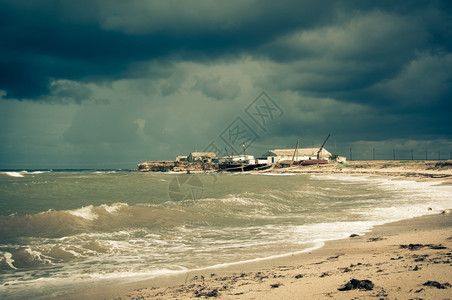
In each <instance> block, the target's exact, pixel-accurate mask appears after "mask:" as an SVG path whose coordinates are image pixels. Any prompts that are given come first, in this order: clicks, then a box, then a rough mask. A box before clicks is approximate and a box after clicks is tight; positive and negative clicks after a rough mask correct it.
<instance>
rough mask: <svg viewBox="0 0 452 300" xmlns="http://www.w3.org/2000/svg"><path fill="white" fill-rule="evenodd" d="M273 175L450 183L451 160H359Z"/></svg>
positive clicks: (451, 174)
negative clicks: (363, 176) (318, 175)
mask: <svg viewBox="0 0 452 300" xmlns="http://www.w3.org/2000/svg"><path fill="white" fill-rule="evenodd" d="M269 172H273V173H275V172H276V173H300V174H347V175H366V176H373V175H377V176H391V177H404V178H408V179H414V180H438V179H441V180H446V181H452V160H440V161H419V160H405V161H394V160H361V161H349V162H347V164H346V165H342V164H338V163H333V164H320V165H306V166H299V165H298V166H293V167H290V168H283V169H273V170H271V171H269Z"/></svg>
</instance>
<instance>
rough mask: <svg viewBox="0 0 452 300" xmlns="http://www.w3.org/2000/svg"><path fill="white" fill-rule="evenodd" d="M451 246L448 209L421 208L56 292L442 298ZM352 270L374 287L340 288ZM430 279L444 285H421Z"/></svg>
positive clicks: (447, 293)
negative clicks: (355, 230)
mask: <svg viewBox="0 0 452 300" xmlns="http://www.w3.org/2000/svg"><path fill="white" fill-rule="evenodd" d="M447 212H450V211H449V210H447ZM410 245H414V246H410ZM416 245H417V246H416ZM403 247H405V248H403ZM410 247H411V248H413V249H410ZM436 248H439V249H436ZM451 251H452V214H450V213H445V214H433V215H424V216H421V217H416V218H411V219H405V220H402V221H396V222H392V223H386V224H383V225H378V226H375V227H374V228H373V229H372V230H371V231H370V232H368V233H366V234H365V235H360V236H356V237H349V238H345V239H338V240H332V241H327V242H325V244H324V246H322V247H320V248H318V249H315V250H312V251H309V252H304V253H297V254H287V255H283V256H281V257H276V258H267V259H260V260H257V261H251V262H243V263H235V264H231V265H228V266H214V267H209V268H205V269H202V270H191V271H188V272H181V273H179V274H169V275H161V276H158V277H155V278H151V279H147V280H141V281H135V282H129V283H122V284H116V285H106V284H102V283H99V284H96V285H94V286H92V287H90V288H86V289H85V290H83V291H78V292H77V293H76V294H75V293H71V294H66V295H61V296H59V297H57V298H56V299H58V298H61V299H63V298H64V299H80V298H83V299H174V298H184V299H185V298H192V299H196V298H199V297H202V298H211V297H212V298H218V299H252V298H255V299H274V298H275V297H277V298H284V299H299V296H300V295H303V298H307V299H309V298H317V299H319V298H331V297H332V298H334V299H351V298H353V297H359V298H363V297H380V298H382V299H386V297H389V298H402V299H405V298H416V297H420V298H424V297H427V298H441V299H444V298H447V297H451V296H452V286H451V287H448V285H447V284H452V282H450V280H451V278H452V269H451V268H450V267H451V266H452V253H451ZM354 278H356V279H359V280H370V281H371V282H372V283H373V284H374V288H373V289H372V290H359V289H356V290H349V291H339V290H338V288H340V287H341V286H342V285H344V284H346V283H347V282H348V281H350V280H351V279H354ZM448 280H449V282H448ZM428 281H432V282H439V283H440V284H445V285H444V287H445V288H441V289H440V288H435V287H427V286H423V284H424V283H426V282H428ZM446 283H447V284H446Z"/></svg>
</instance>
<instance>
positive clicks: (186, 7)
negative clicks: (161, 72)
mask: <svg viewBox="0 0 452 300" xmlns="http://www.w3.org/2000/svg"><path fill="white" fill-rule="evenodd" d="M296 3H297V2H296ZM296 3H291V1H283V2H280V3H279V4H278V5H275V4H273V2H255V1H228V2H224V1H190V2H188V1H187V2H179V1H153V2H143V1H129V2H123V1H109V2H103V1H90V2H88V1H86V2H84V3H83V4H75V3H74V2H73V1H46V2H44V3H42V2H41V3H37V2H30V1H1V2H0V8H1V9H0V11H1V16H2V26H1V31H0V40H1V41H2V46H1V48H0V51H1V61H0V65H1V69H0V88H1V89H4V90H6V91H7V93H8V97H11V98H18V99H22V98H27V99H31V100H32V99H39V96H41V95H44V94H46V93H47V92H48V90H49V87H48V84H49V83H50V81H51V80H52V79H55V78H57V79H58V78H63V79H73V80H111V79H115V78H124V77H130V76H133V75H134V74H133V71H132V70H131V69H130V66H131V65H133V63H137V62H140V61H144V60H149V59H156V58H161V59H164V58H167V59H170V58H171V57H174V56H177V57H179V58H180V59H183V58H188V59H195V60H205V59H209V60H210V59H215V58H218V57H219V56H220V55H221V56H224V55H226V56H231V55H232V56H234V55H240V54H242V53H244V52H245V53H246V52H249V51H253V49H256V47H258V46H259V45H261V44H263V43H266V42H268V41H270V40H271V39H272V38H274V37H275V36H279V35H280V34H282V33H286V32H288V31H291V30H293V29H294V28H297V27H300V26H303V27H305V28H309V27H311V26H315V25H316V24H319V23H321V22H325V21H326V20H328V19H329V18H330V17H331V16H333V15H334V6H331V9H330V10H328V9H325V5H322V3H320V2H319V1H317V2H314V1H312V2H306V3H303V4H296Z"/></svg>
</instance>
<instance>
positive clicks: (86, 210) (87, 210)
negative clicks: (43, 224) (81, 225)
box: [67, 205, 99, 221]
mask: <svg viewBox="0 0 452 300" xmlns="http://www.w3.org/2000/svg"><path fill="white" fill-rule="evenodd" d="M67 212H68V213H69V214H71V215H73V216H77V217H80V218H83V219H86V220H89V221H93V220H96V219H97V218H99V215H97V214H96V213H95V212H94V211H93V206H92V205H89V206H84V207H82V208H79V209H75V210H68V211H67Z"/></svg>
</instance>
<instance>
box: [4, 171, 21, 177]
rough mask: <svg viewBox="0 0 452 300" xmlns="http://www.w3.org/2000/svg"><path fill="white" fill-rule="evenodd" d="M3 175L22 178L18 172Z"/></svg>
mask: <svg viewBox="0 0 452 300" xmlns="http://www.w3.org/2000/svg"><path fill="white" fill-rule="evenodd" d="M2 173H3V174H6V175H8V176H11V177H24V175H22V174H21V173H20V172H2Z"/></svg>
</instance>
